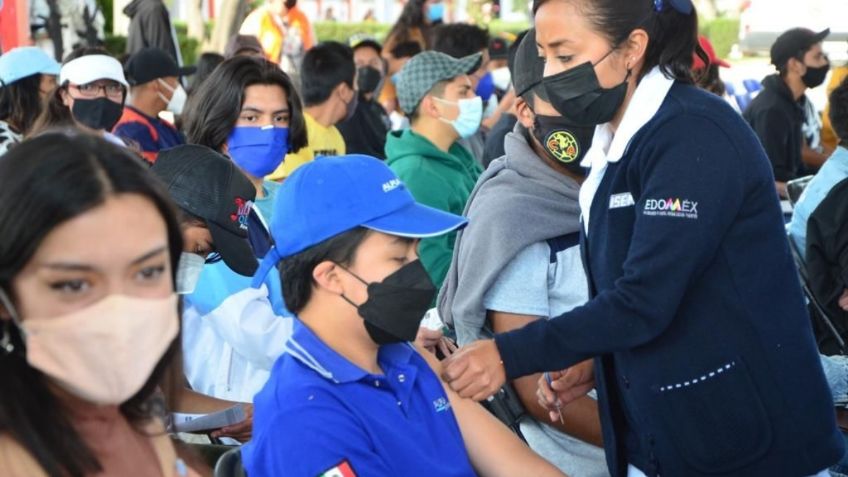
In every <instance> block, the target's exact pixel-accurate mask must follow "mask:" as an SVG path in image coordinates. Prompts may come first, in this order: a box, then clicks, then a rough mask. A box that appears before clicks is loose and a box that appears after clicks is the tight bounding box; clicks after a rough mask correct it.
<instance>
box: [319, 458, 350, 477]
mask: <svg viewBox="0 0 848 477" xmlns="http://www.w3.org/2000/svg"><path fill="white" fill-rule="evenodd" d="M319 477H356V472H354V471H353V467H351V466H350V462H348V461H347V460H343V461H342V462H341V463H339V464H338V465H336V466H335V467H333V468H332V469H327V470H326V471H325V472H324V473H322V474H321V475H320V476H319Z"/></svg>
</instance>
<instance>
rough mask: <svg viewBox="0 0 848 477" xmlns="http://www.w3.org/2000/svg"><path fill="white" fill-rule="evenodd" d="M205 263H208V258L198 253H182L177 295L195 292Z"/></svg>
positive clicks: (178, 270)
mask: <svg viewBox="0 0 848 477" xmlns="http://www.w3.org/2000/svg"><path fill="white" fill-rule="evenodd" d="M204 265H206V259H205V258H203V257H202V256H200V255H198V254H196V253H188V252H183V253H181V254H180V264H179V266H178V267H177V295H190V294H192V293H194V290H195V289H196V288H197V282H198V281H199V280H200V274H201V272H203V266H204Z"/></svg>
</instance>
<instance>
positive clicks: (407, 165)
mask: <svg viewBox="0 0 848 477" xmlns="http://www.w3.org/2000/svg"><path fill="white" fill-rule="evenodd" d="M386 162H387V164H388V165H389V167H390V168H391V169H392V170H393V171H394V172H395V174H397V175H398V177H400V180H402V181H403V183H404V184H406V187H407V188H408V189H409V191H410V192H412V196H413V197H415V200H417V201H418V202H420V203H422V204H425V205H429V206H430V207H434V208H436V209H439V210H444V211H446V212H451V213H453V214H457V215H462V213H463V211H464V210H465V203H466V202H467V201H468V196H470V195H471V191H472V190H473V189H474V185H475V184H476V183H477V178H478V177H480V174H481V173H482V172H483V169H482V168H481V167H480V165H479V164H478V163H477V162H476V161H475V160H474V158H473V157H472V156H471V153H469V152H468V151H467V150H466V149H465V148H464V147H462V146H460V145H459V144H458V143H454V144H453V145H452V146H451V148H450V151H449V152H444V151H442V150H440V149H439V148H437V147H436V146H434V145H433V143H431V142H430V141H429V140H428V139H426V138H425V137H423V136H421V135H419V134H416V133H415V132H413V131H412V130H411V129H405V130H403V131H396V132H392V133H389V135H388V137H387V139H386ZM455 240H456V233H455V232H454V233H450V234H447V235H442V236H440V237H435V238H429V239H424V240H422V241H421V246H420V247H419V249H418V253H419V255H420V256H421V263H422V264H423V265H424V268H426V269H427V273H429V274H430V278H431V279H432V280H433V283H434V284H435V285H436V287H437V288H441V286H442V282H443V281H444V279H445V276H446V275H447V273H448V268H450V262H451V256H452V255H453V244H454V241H455Z"/></svg>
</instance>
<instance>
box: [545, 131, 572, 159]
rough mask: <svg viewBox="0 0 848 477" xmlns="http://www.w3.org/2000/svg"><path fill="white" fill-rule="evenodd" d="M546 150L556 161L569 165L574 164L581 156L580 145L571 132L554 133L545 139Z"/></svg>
mask: <svg viewBox="0 0 848 477" xmlns="http://www.w3.org/2000/svg"><path fill="white" fill-rule="evenodd" d="M545 149H547V150H548V152H549V153H550V154H551V156H553V157H554V158H556V160H558V161H560V162H562V163H564V164H568V163H571V162H574V161H575V160H576V159H577V157H578V156H579V155H580V144H578V143H577V138H575V137H574V135H573V134H571V133H570V132H569V131H564V130H560V131H554V132H552V133H550V134H548V137H547V138H546V139H545Z"/></svg>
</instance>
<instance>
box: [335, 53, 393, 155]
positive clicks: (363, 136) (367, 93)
mask: <svg viewBox="0 0 848 477" xmlns="http://www.w3.org/2000/svg"><path fill="white" fill-rule="evenodd" d="M381 51H382V47H381V46H380V44H379V43H377V42H376V41H374V40H362V41H360V42H359V43H356V44H354V45H353V61H354V63H356V77H357V85H358V86H359V103H357V105H356V111H355V112H354V113H353V116H352V117H351V118H350V119H348V120H347V121H344V122H342V123H340V124H338V125H337V126H336V127H337V128H338V129H339V132H340V133H342V136H343V137H344V140H345V145H346V146H347V152H348V154H367V155H369V156H373V157H376V158H379V159H385V158H386V153H385V150H384V149H385V147H386V134H388V132H389V129H390V122H389V117H388V115H387V114H386V110H385V109H383V106H381V105H380V103H379V102H377V98H378V97H379V95H380V90H381V89H382V88H383V83H384V82H385V78H386V64H385V62H384V61H383V58H382V57H381V56H380V52H381Z"/></svg>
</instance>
